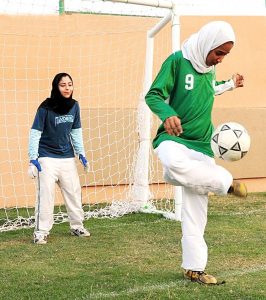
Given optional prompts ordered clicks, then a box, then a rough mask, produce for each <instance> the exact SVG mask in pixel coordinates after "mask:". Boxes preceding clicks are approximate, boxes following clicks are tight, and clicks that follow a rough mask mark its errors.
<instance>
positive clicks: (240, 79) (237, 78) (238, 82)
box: [232, 73, 244, 88]
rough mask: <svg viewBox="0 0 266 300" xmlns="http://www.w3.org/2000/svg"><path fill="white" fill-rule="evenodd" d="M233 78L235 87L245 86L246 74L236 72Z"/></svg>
mask: <svg viewBox="0 0 266 300" xmlns="http://www.w3.org/2000/svg"><path fill="white" fill-rule="evenodd" d="M232 79H233V81H234V84H235V88H238V87H243V86H244V76H243V75H240V74H238V73H236V74H234V75H233V76H232Z"/></svg>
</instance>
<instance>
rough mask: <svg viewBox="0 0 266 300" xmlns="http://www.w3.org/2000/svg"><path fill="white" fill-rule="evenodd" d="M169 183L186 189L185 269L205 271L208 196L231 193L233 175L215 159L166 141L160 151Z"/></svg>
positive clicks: (157, 150)
mask: <svg viewBox="0 0 266 300" xmlns="http://www.w3.org/2000/svg"><path fill="white" fill-rule="evenodd" d="M155 153H156V154H157V155H158V157H159V159H160V161H161V163H162V165H163V171H164V179H165V180H166V182H168V183H170V184H172V185H175V186H182V187H183V188H182V196H183V197H182V212H181V220H182V224H181V226H182V241H181V242H182V265H181V266H182V267H183V268H184V269H189V270H193V271H204V270H205V268H206V265H207V259H208V247H207V245H206V242H205V240H204V231H205V226H206V224H207V210H208V193H209V192H213V193H215V194H219V195H225V194H227V191H228V189H229V187H230V185H231V184H232V181H233V178H232V175H231V174H230V173H229V172H228V171H227V170H226V169H224V168H223V167H221V166H218V165H216V164H215V161H214V159H213V158H211V157H209V156H207V155H204V154H203V153H201V152H197V151H194V150H192V149H189V148H187V147H186V146H184V145H182V144H179V143H176V142H174V141H164V142H162V143H161V144H160V145H159V146H158V147H157V148H156V149H155Z"/></svg>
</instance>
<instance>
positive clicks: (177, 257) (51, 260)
mask: <svg viewBox="0 0 266 300" xmlns="http://www.w3.org/2000/svg"><path fill="white" fill-rule="evenodd" d="M265 216H266V194H265V193H260V194H251V195H249V196H248V198H247V199H245V200H242V199H237V198H234V197H223V198H219V197H211V198H210V205H209V221H208V225H207V228H206V241H207V243H208V245H209V263H208V267H207V271H208V272H209V273H211V274H213V275H215V276H217V277H218V278H219V279H220V280H226V284H224V285H219V286H202V285H199V284H197V283H192V282H189V281H185V280H184V279H183V277H182V272H181V269H180V263H181V247H180V237H181V228H180V223H179V222H175V221H170V220H166V219H164V218H163V217H161V216H160V215H150V214H131V215H127V216H124V217H121V218H117V219H111V220H110V219H91V220H88V221H86V227H87V228H88V229H89V230H90V231H91V233H92V236H91V237H90V238H88V239H85V238H84V239H81V238H76V237H72V236H70V234H69V228H68V224H67V223H64V224H60V225H55V226H54V228H53V230H52V232H51V235H50V237H49V243H48V244H47V245H34V244H32V243H31V237H32V229H21V230H18V231H10V232H3V233H0V240H1V243H0V270H1V279H0V299H5V300H13V299H21V300H22V299H34V300H35V299H36V300H39V299H52V300H54V299H55V300H56V299H72V300H75V299H76V300H78V299H83V300H85V299H118V300H120V299H121V300H127V299H138V300H140V299H152V300H157V299H189V300H191V299H193V300H194V299H219V300H220V299H234V300H235V299H245V300H246V299H266V291H265V281H266V247H265V245H266V238H265V237H266V235H265V232H266V230H265V229H266V220H265Z"/></svg>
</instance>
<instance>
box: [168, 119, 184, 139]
mask: <svg viewBox="0 0 266 300" xmlns="http://www.w3.org/2000/svg"><path fill="white" fill-rule="evenodd" d="M164 129H165V130H166V132H167V133H168V134H170V135H174V136H179V135H180V134H181V133H182V132H183V129H182V126H181V120H180V119H179V118H178V117H177V116H172V117H169V118H167V119H166V120H165V121H164Z"/></svg>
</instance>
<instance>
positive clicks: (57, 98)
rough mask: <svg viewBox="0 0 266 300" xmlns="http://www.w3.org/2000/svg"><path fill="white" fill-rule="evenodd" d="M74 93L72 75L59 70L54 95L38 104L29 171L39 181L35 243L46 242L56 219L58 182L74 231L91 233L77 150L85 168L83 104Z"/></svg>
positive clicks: (76, 233) (32, 131)
mask: <svg viewBox="0 0 266 300" xmlns="http://www.w3.org/2000/svg"><path fill="white" fill-rule="evenodd" d="M72 94H73V80H72V78H71V76H70V75H69V74H67V73H59V74H57V75H56V76H55V77H54V79H53V82H52V91H51V96H50V98H47V99H46V100H45V101H43V102H42V103H41V105H40V106H39V108H38V110H37V113H36V116H35V119H34V122H33V125H32V128H31V130H30V137H29V160H30V166H29V169H28V173H29V176H30V177H31V178H37V183H38V187H37V195H36V205H35V229H34V234H33V242H34V243H36V244H46V243H47V237H48V235H49V233H50V230H51V229H52V226H53V223H54V218H53V210H54V197H55V184H56V183H57V184H58V186H59V187H60V189H61V192H62V195H63V198H64V202H65V205H66V209H67V214H68V219H69V222H70V232H71V234H72V235H75V236H79V237H88V236H90V233H89V231H88V230H86V229H85V228H84V226H83V220H84V212H83V209H82V203H81V186H80V182H79V176H78V172H77V167H76V162H75V154H76V155H78V156H79V159H80V161H81V163H82V164H83V166H84V168H85V169H86V170H88V168H89V165H88V162H87V160H86V157H85V152H84V146H83V137H82V128H81V121H80V108H79V104H78V102H77V101H76V100H74V99H73V98H72Z"/></svg>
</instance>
